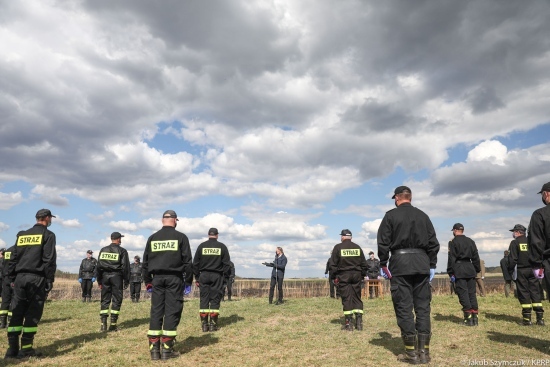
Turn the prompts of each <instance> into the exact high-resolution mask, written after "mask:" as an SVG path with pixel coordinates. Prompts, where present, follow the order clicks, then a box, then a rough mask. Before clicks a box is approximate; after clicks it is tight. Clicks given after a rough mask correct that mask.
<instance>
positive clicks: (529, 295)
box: [516, 268, 542, 309]
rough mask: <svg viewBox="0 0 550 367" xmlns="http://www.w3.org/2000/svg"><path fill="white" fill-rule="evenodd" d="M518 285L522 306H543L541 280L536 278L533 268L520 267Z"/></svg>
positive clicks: (529, 307)
mask: <svg viewBox="0 0 550 367" xmlns="http://www.w3.org/2000/svg"><path fill="white" fill-rule="evenodd" d="M516 286H517V289H518V300H519V303H520V304H521V307H522V308H527V309H531V307H542V303H541V302H542V301H541V295H540V285H539V280H538V279H537V278H535V275H534V274H533V271H532V270H531V268H518V277H517V280H516Z"/></svg>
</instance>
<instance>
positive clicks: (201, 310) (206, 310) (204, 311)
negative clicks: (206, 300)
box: [199, 308, 210, 313]
mask: <svg viewBox="0 0 550 367" xmlns="http://www.w3.org/2000/svg"><path fill="white" fill-rule="evenodd" d="M199 313H210V309H209V308H205V309H202V308H201V309H200V310H199Z"/></svg>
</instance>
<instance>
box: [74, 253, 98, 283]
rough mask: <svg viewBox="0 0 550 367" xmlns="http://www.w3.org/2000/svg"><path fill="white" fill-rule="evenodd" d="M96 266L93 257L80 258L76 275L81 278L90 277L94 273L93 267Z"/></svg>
mask: <svg viewBox="0 0 550 367" xmlns="http://www.w3.org/2000/svg"><path fill="white" fill-rule="evenodd" d="M96 266H97V260H96V259H94V258H93V257H91V258H89V259H88V258H85V259H82V262H81V263H80V270H79V271H78V277H79V278H82V279H92V278H93V277H94V274H95V268H96Z"/></svg>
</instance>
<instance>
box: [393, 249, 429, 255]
mask: <svg viewBox="0 0 550 367" xmlns="http://www.w3.org/2000/svg"><path fill="white" fill-rule="evenodd" d="M391 253H392V255H403V254H425V253H426V251H424V250H422V249H420V248H401V249H399V250H393V251H392V252H391Z"/></svg>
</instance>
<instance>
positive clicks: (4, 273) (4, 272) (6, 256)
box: [2, 245, 15, 283]
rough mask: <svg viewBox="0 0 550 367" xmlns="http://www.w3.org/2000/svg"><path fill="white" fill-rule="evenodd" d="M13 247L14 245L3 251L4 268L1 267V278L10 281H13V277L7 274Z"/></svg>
mask: <svg viewBox="0 0 550 367" xmlns="http://www.w3.org/2000/svg"><path fill="white" fill-rule="evenodd" d="M14 248H15V245H13V246H12V247H10V248H8V249H7V250H6V252H4V268H3V269H2V278H3V280H4V281H9V282H10V283H13V281H14V279H15V278H14V277H10V276H9V275H8V273H9V271H10V261H11V253H12V252H13V249H14Z"/></svg>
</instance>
